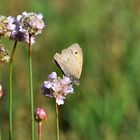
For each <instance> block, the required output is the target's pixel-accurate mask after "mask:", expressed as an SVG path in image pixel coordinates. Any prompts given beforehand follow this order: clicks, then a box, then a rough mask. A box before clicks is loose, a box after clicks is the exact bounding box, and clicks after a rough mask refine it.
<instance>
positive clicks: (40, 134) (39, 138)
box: [38, 122, 42, 140]
mask: <svg viewBox="0 0 140 140" xmlns="http://www.w3.org/2000/svg"><path fill="white" fill-rule="evenodd" d="M41 125H42V123H41V122H39V123H38V140H41V136H42V133H41V132H42V130H41Z"/></svg>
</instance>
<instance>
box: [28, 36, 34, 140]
mask: <svg viewBox="0 0 140 140" xmlns="http://www.w3.org/2000/svg"><path fill="white" fill-rule="evenodd" d="M29 85H30V106H31V126H32V128H31V129H32V130H31V133H32V135H31V138H32V140H34V102H33V77H32V45H31V35H30V36H29Z"/></svg>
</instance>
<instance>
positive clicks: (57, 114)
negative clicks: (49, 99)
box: [55, 101, 60, 140]
mask: <svg viewBox="0 0 140 140" xmlns="http://www.w3.org/2000/svg"><path fill="white" fill-rule="evenodd" d="M58 112H59V111H58V104H57V103H56V101H55V115H56V140H59V139H60V136H59V113H58Z"/></svg>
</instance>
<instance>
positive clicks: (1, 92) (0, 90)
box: [0, 84, 3, 98]
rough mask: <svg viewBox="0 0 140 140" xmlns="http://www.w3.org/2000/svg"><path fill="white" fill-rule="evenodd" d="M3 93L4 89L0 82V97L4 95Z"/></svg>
mask: <svg viewBox="0 0 140 140" xmlns="http://www.w3.org/2000/svg"><path fill="white" fill-rule="evenodd" d="M2 95H3V90H2V85H1V84H0V98H1V97H2Z"/></svg>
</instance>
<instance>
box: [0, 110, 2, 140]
mask: <svg viewBox="0 0 140 140" xmlns="http://www.w3.org/2000/svg"><path fill="white" fill-rule="evenodd" d="M1 126H2V125H1V112H0V140H1Z"/></svg>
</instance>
